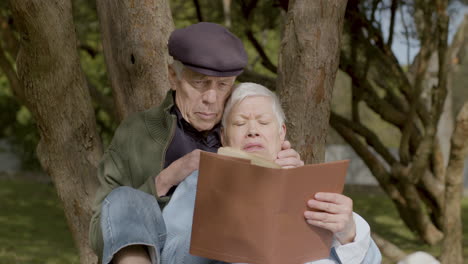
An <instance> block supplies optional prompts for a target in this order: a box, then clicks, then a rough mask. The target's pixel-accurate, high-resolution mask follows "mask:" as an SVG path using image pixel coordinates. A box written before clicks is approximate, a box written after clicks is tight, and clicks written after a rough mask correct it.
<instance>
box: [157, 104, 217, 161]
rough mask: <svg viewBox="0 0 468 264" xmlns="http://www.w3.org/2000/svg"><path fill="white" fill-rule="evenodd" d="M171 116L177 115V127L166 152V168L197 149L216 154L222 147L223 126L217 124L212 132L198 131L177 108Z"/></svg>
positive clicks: (173, 108)
mask: <svg viewBox="0 0 468 264" xmlns="http://www.w3.org/2000/svg"><path fill="white" fill-rule="evenodd" d="M171 114H174V115H176V117H177V120H176V122H177V125H176V128H175V134H174V138H173V139H172V142H171V144H170V145H169V147H168V149H167V152H166V159H165V162H164V168H167V167H168V166H169V165H170V164H171V163H172V162H174V161H176V160H178V159H179V158H181V157H183V156H184V155H185V154H188V153H190V152H192V151H193V150H195V149H201V150H204V151H209V152H216V151H218V148H220V147H221V137H220V134H221V125H220V124H217V125H216V126H215V127H214V128H213V129H211V130H210V131H203V132H200V131H197V130H196V129H195V128H193V127H192V126H191V125H190V124H189V123H188V122H187V121H185V119H184V118H183V117H182V114H181V113H180V111H179V108H178V107H177V106H175V105H174V106H173V107H172V109H171Z"/></svg>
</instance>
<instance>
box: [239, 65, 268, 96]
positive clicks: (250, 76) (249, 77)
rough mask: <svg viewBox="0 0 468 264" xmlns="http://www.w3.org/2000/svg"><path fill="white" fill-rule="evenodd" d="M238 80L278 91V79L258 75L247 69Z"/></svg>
mask: <svg viewBox="0 0 468 264" xmlns="http://www.w3.org/2000/svg"><path fill="white" fill-rule="evenodd" d="M237 80H238V81H240V82H254V83H259V84H261V85H263V86H265V87H267V88H268V89H270V90H272V91H275V90H276V78H273V77H269V76H266V75H262V74H258V73H256V72H254V71H250V70H247V69H245V70H244V72H243V73H242V74H241V75H239V77H237Z"/></svg>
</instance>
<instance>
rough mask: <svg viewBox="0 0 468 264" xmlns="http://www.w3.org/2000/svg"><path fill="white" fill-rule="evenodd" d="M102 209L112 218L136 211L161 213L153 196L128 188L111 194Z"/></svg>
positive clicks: (116, 190) (115, 190)
mask: <svg viewBox="0 0 468 264" xmlns="http://www.w3.org/2000/svg"><path fill="white" fill-rule="evenodd" d="M102 209H103V211H106V210H107V211H108V213H110V214H112V217H117V216H118V214H120V213H123V214H126V215H127V214H129V213H130V212H134V211H137V212H140V213H141V212H152V211H156V213H157V214H159V213H160V209H159V205H158V202H157V200H156V198H155V197H154V196H153V195H150V194H147V193H145V192H142V191H140V190H137V189H134V188H131V187H127V186H122V187H118V188H115V189H114V190H113V191H112V192H110V193H109V194H108V195H107V197H106V198H105V199H104V202H103V208H102ZM115 214H117V215H115Z"/></svg>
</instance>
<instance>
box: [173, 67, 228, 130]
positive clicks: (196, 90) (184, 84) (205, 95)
mask: <svg viewBox="0 0 468 264" xmlns="http://www.w3.org/2000/svg"><path fill="white" fill-rule="evenodd" d="M169 78H170V81H171V88H172V90H175V91H176V96H175V97H176V98H175V100H176V105H177V107H178V108H179V110H180V112H181V114H182V116H183V118H184V119H185V121H187V122H188V123H189V124H190V125H192V127H194V128H195V129H196V130H198V131H206V130H210V129H212V128H213V127H214V126H215V125H216V124H217V123H219V121H220V120H221V117H222V115H223V110H224V103H225V102H226V99H227V98H228V97H229V95H230V94H231V90H232V86H233V85H234V81H235V80H236V77H235V76H231V77H214V76H207V75H203V74H200V73H196V72H194V71H191V70H190V69H187V68H185V69H184V70H183V72H182V77H181V79H180V80H179V79H178V78H177V75H176V73H175V71H174V70H173V69H172V68H169Z"/></svg>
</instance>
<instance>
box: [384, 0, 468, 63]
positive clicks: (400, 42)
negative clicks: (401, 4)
mask: <svg viewBox="0 0 468 264" xmlns="http://www.w3.org/2000/svg"><path fill="white" fill-rule="evenodd" d="M400 14H401V13H400V12H398V13H397V17H396V19H395V34H394V41H393V44H392V50H393V52H394V53H395V55H396V57H397V59H398V61H399V62H400V64H403V65H407V64H408V45H407V41H406V39H405V37H404V34H402V33H401V32H403V29H404V27H403V23H402V19H401V15H400ZM449 14H450V24H449V43H451V42H452V39H453V36H454V35H455V33H456V31H457V28H458V26H459V25H460V24H461V22H462V21H463V17H464V15H465V14H468V7H467V6H464V5H461V4H454V5H453V6H451V8H450V11H449ZM382 17H383V18H384V19H382V28H383V31H384V32H383V33H384V34H385V35H386V37H387V36H388V24H389V21H390V19H389V18H390V14H389V12H388V13H386V14H382ZM405 21H406V23H409V18H407V17H405ZM418 50H419V46H418V43H415V42H414V41H413V42H412V44H411V45H410V48H409V59H410V61H409V63H411V62H412V61H413V58H414V56H415V55H416V54H417V52H418Z"/></svg>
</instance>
